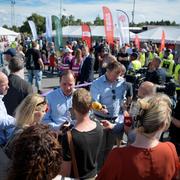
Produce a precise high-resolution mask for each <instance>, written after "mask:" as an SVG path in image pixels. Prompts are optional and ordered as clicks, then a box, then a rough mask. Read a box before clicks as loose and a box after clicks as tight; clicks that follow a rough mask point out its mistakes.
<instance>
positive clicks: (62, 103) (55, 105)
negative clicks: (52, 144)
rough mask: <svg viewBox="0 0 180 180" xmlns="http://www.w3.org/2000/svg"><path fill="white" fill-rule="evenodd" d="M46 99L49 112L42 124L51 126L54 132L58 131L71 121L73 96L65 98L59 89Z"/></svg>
mask: <svg viewBox="0 0 180 180" xmlns="http://www.w3.org/2000/svg"><path fill="white" fill-rule="evenodd" d="M46 98H47V101H48V106H49V110H48V112H47V113H46V115H45V116H44V118H43V121H42V122H43V123H44V124H48V125H50V126H51V127H52V128H53V129H54V130H58V129H59V127H60V126H61V125H62V124H63V123H64V122H65V121H70V120H71V117H70V112H69V109H70V108H72V95H70V96H65V95H64V93H63V92H62V90H61V89H60V88H57V89H55V90H54V91H52V92H50V93H49V94H48V95H47V96H46Z"/></svg>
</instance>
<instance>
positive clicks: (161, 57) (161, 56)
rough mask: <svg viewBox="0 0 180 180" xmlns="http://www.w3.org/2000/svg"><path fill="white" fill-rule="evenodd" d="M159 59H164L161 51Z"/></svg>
mask: <svg viewBox="0 0 180 180" xmlns="http://www.w3.org/2000/svg"><path fill="white" fill-rule="evenodd" d="M159 57H160V59H163V57H164V52H162V51H161V52H160V53H159Z"/></svg>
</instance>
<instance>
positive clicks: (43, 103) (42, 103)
mask: <svg viewBox="0 0 180 180" xmlns="http://www.w3.org/2000/svg"><path fill="white" fill-rule="evenodd" d="M41 105H46V109H45V112H48V109H49V108H48V103H47V100H46V98H45V97H44V100H43V101H42V102H40V103H38V104H37V105H36V107H38V106H41Z"/></svg>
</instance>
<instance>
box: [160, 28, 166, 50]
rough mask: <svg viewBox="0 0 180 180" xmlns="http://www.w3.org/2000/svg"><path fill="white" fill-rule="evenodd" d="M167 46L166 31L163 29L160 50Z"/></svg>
mask: <svg viewBox="0 0 180 180" xmlns="http://www.w3.org/2000/svg"><path fill="white" fill-rule="evenodd" d="M164 48H165V32H164V31H162V36H161V47H160V52H161V51H162V50H163V49H164Z"/></svg>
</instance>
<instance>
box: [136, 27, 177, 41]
mask: <svg viewBox="0 0 180 180" xmlns="http://www.w3.org/2000/svg"><path fill="white" fill-rule="evenodd" d="M162 31H164V32H165V42H166V43H173V44H174V43H175V44H180V28H177V27H167V26H165V27H163V26H160V27H157V28H153V29H150V30H147V31H145V32H142V33H139V34H138V36H139V38H140V40H141V41H153V42H161V37H162Z"/></svg>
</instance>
